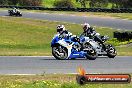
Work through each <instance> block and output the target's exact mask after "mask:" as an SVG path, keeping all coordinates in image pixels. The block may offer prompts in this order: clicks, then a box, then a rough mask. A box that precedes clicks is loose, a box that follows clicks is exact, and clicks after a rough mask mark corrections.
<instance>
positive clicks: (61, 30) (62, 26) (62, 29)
mask: <svg viewBox="0 0 132 88" xmlns="http://www.w3.org/2000/svg"><path fill="white" fill-rule="evenodd" d="M63 31H65V26H64V25H58V26H57V32H59V33H62V32H63Z"/></svg>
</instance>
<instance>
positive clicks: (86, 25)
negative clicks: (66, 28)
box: [83, 23, 90, 31]
mask: <svg viewBox="0 0 132 88" xmlns="http://www.w3.org/2000/svg"><path fill="white" fill-rule="evenodd" d="M88 28H90V25H89V24H88V23H84V24H83V30H84V31H86V30H87V29H88Z"/></svg>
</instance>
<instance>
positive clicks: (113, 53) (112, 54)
mask: <svg viewBox="0 0 132 88" xmlns="http://www.w3.org/2000/svg"><path fill="white" fill-rule="evenodd" d="M116 55H117V52H116V49H115V47H114V46H112V45H107V56H108V57H109V58H114V57H115V56H116Z"/></svg>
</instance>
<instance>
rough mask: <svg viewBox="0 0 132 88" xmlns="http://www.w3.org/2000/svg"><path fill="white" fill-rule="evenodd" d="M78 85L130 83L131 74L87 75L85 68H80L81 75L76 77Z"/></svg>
mask: <svg viewBox="0 0 132 88" xmlns="http://www.w3.org/2000/svg"><path fill="white" fill-rule="evenodd" d="M76 80H77V83H79V84H81V85H82V84H86V83H110V84H111V83H130V82H131V76H130V75H129V74H86V72H85V70H84V69H83V68H81V67H80V68H79V74H78V75H77V77H76Z"/></svg>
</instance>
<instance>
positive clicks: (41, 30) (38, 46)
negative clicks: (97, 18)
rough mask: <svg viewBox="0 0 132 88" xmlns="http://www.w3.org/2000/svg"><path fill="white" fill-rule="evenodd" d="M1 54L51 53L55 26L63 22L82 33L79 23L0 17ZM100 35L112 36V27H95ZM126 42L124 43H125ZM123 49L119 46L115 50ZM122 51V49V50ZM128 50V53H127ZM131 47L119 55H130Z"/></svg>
mask: <svg viewBox="0 0 132 88" xmlns="http://www.w3.org/2000/svg"><path fill="white" fill-rule="evenodd" d="M0 24H1V26H0V31H1V33H0V39H1V40H0V55H1V56H43V55H51V48H50V42H51V40H52V37H53V36H54V34H55V33H56V26H57V25H58V24H64V25H65V26H66V28H67V29H68V30H69V31H70V32H72V33H73V34H75V35H79V34H80V33H82V28H81V25H80V24H71V23H64V22H63V23H62V22H53V21H46V20H33V19H28V18H16V17H0ZM94 27H95V29H96V31H97V32H99V33H100V34H101V35H108V36H110V38H113V32H114V31H115V30H114V29H112V28H106V27H96V26H94ZM125 44H126V43H125ZM118 50H119V52H121V51H123V50H124V49H123V48H122V47H121V48H120V47H119V48H117V51H118ZM123 52H124V51H123ZM128 52H129V53H130V54H128ZM131 52H132V51H131V49H129V50H128V51H125V52H124V53H123V54H122V53H120V54H119V55H132V53H131Z"/></svg>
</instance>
